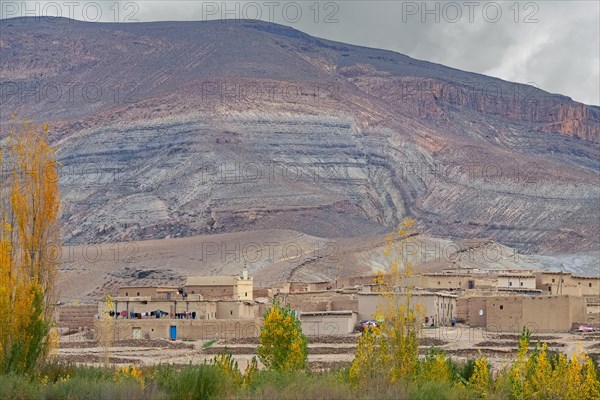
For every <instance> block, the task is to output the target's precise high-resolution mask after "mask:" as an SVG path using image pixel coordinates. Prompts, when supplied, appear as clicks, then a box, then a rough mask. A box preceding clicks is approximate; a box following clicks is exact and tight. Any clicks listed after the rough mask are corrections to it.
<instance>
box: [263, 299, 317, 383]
mask: <svg viewBox="0 0 600 400" xmlns="http://www.w3.org/2000/svg"><path fill="white" fill-rule="evenodd" d="M257 354H258V357H259V358H260V361H261V362H262V363H263V364H264V365H265V367H266V368H268V369H273V370H276V371H294V370H301V369H304V368H306V361H307V359H308V344H307V340H306V337H305V336H304V334H302V326H301V324H300V320H299V319H298V318H297V317H296V314H295V312H294V310H291V309H290V308H289V306H288V307H282V306H281V305H279V304H278V303H273V305H272V306H271V308H269V310H268V311H267V313H266V314H265V316H264V320H263V326H262V328H261V329H260V345H259V346H258V349H257Z"/></svg>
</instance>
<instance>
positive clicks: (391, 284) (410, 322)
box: [349, 218, 422, 385]
mask: <svg viewBox="0 0 600 400" xmlns="http://www.w3.org/2000/svg"><path fill="white" fill-rule="evenodd" d="M414 223H415V222H414V220H412V219H410V218H407V219H406V220H404V221H403V222H402V224H401V227H400V229H399V230H398V231H397V236H398V237H397V238H396V237H393V236H390V237H388V238H387V241H386V242H387V245H386V250H385V254H386V255H387V256H389V257H390V262H389V264H388V266H387V268H386V269H385V270H382V271H380V272H379V273H378V274H377V276H376V278H375V283H376V284H377V285H378V286H379V287H380V290H381V292H382V293H381V296H380V297H381V299H382V301H381V303H380V304H379V305H378V307H377V312H376V315H374V317H375V318H376V319H377V320H378V321H379V323H378V324H377V326H375V327H369V328H367V329H366V331H365V333H364V334H363V337H361V339H360V340H359V343H358V349H357V353H356V356H355V358H354V361H353V362H352V365H351V367H350V372H349V374H350V379H351V380H352V381H353V382H355V383H356V384H358V385H361V384H364V383H366V382H369V381H372V380H373V379H374V378H375V377H377V379H380V380H383V381H385V382H389V383H394V382H397V381H398V380H400V379H401V378H403V377H405V376H414V375H415V374H416V371H417V364H418V350H419V336H420V332H421V323H422V322H421V320H422V315H421V314H422V309H421V307H420V306H419V305H417V304H414V302H413V298H412V290H411V287H410V286H409V285H404V284H403V283H404V282H403V280H404V279H407V278H410V276H411V266H410V264H409V263H407V262H404V261H405V257H404V254H402V252H403V248H404V247H403V246H402V241H403V240H404V239H405V238H407V237H409V236H410V234H411V233H412V230H413V229H414Z"/></svg>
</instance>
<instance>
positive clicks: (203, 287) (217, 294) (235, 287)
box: [184, 268, 254, 301]
mask: <svg viewBox="0 0 600 400" xmlns="http://www.w3.org/2000/svg"><path fill="white" fill-rule="evenodd" d="M184 290H185V292H186V293H187V294H188V295H195V294H199V295H201V296H202V298H204V299H206V300H226V299H227V300H250V301H252V299H253V290H254V281H253V278H252V277H248V270H246V269H245V268H244V270H243V271H242V274H241V275H239V276H237V275H233V276H192V277H189V278H187V281H186V285H185V287H184Z"/></svg>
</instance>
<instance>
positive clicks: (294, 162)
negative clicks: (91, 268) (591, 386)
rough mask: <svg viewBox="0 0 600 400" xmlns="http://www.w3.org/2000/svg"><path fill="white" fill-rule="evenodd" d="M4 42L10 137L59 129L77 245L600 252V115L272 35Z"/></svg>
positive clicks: (382, 57)
mask: <svg viewBox="0 0 600 400" xmlns="http://www.w3.org/2000/svg"><path fill="white" fill-rule="evenodd" d="M0 24H1V25H2V26H1V29H2V30H1V35H0V65H1V73H0V84H1V85H2V86H1V87H2V90H3V96H2V99H1V101H2V115H1V117H2V122H5V121H6V120H7V118H8V115H9V113H12V112H14V111H16V112H17V113H18V114H19V115H20V116H23V117H29V118H32V119H36V120H40V121H47V122H50V125H51V128H52V130H53V131H54V132H55V133H56V135H55V137H54V140H55V143H56V144H57V145H58V146H59V154H60V159H61V161H62V162H63V164H64V167H63V171H62V172H63V174H62V175H63V177H62V181H61V186H62V188H63V193H64V198H65V207H64V210H65V213H64V220H65V221H64V222H65V224H64V226H65V230H64V232H63V233H64V237H65V239H66V240H67V241H68V242H69V243H86V242H94V241H123V240H145V239H161V238H165V237H183V236H193V235H198V234H205V233H219V232H233V231H242V230H250V229H293V230H297V231H300V232H304V233H306V234H309V235H314V236H319V237H358V236H366V235H373V234H379V233H382V232H385V231H387V230H389V229H390V228H391V227H393V226H395V225H397V223H398V221H399V220H401V219H402V218H403V216H404V215H406V214H409V215H411V216H413V217H415V218H416V219H417V220H418V221H419V223H420V225H421V228H422V230H423V231H424V232H426V233H429V234H434V235H438V236H444V237H448V238H453V239H457V238H458V239H460V238H477V237H484V238H491V239H494V240H495V241H497V242H500V243H503V244H506V245H510V246H515V247H517V248H519V249H520V250H525V251H528V252H541V253H560V252H570V253H574V252H577V251H589V250H594V249H597V248H598V238H597V232H598V230H599V228H600V226H599V225H600V209H599V199H600V187H599V175H598V174H599V165H598V159H599V158H598V156H599V149H598V144H599V143H600V127H599V125H600V124H599V123H600V108H598V107H592V106H586V105H583V104H580V103H576V102H573V101H572V100H571V99H569V98H567V97H565V96H560V95H554V94H550V93H546V92H544V91H541V90H538V89H536V88H534V87H532V86H527V85H520V84H515V83H510V82H506V81H502V80H499V79H495V78H490V77H486V76H483V75H478V74H472V73H467V72H463V71H459V70H456V69H452V68H448V67H444V66H441V65H437V64H432V63H428V62H424V61H419V60H415V59H412V58H410V57H407V56H404V55H401V54H397V53H393V52H389V51H383V50H376V49H369V48H364V47H358V46H352V45H347V44H342V43H336V42H331V41H327V40H322V39H317V38H313V37H310V36H308V35H306V34H303V33H301V32H299V31H296V30H294V29H291V28H288V27H283V26H279V25H275V24H270V23H264V22H248V21H241V22H237V21H227V22H222V21H212V22H202V23H192V22H156V23H140V24H98V23H84V22H77V21H70V20H64V19H58V20H49V19H41V20H39V21H36V20H34V19H13V20H3V21H1V23H0ZM61 94H62V95H61Z"/></svg>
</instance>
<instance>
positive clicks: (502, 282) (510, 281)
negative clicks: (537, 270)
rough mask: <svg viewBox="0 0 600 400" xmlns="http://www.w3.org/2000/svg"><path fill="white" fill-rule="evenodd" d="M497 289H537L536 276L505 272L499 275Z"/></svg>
mask: <svg viewBox="0 0 600 400" xmlns="http://www.w3.org/2000/svg"><path fill="white" fill-rule="evenodd" d="M496 287H497V288H498V289H533V290H536V289H537V287H536V283H535V275H533V274H532V273H530V272H521V273H519V272H505V273H501V274H498V280H497V284H496Z"/></svg>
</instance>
